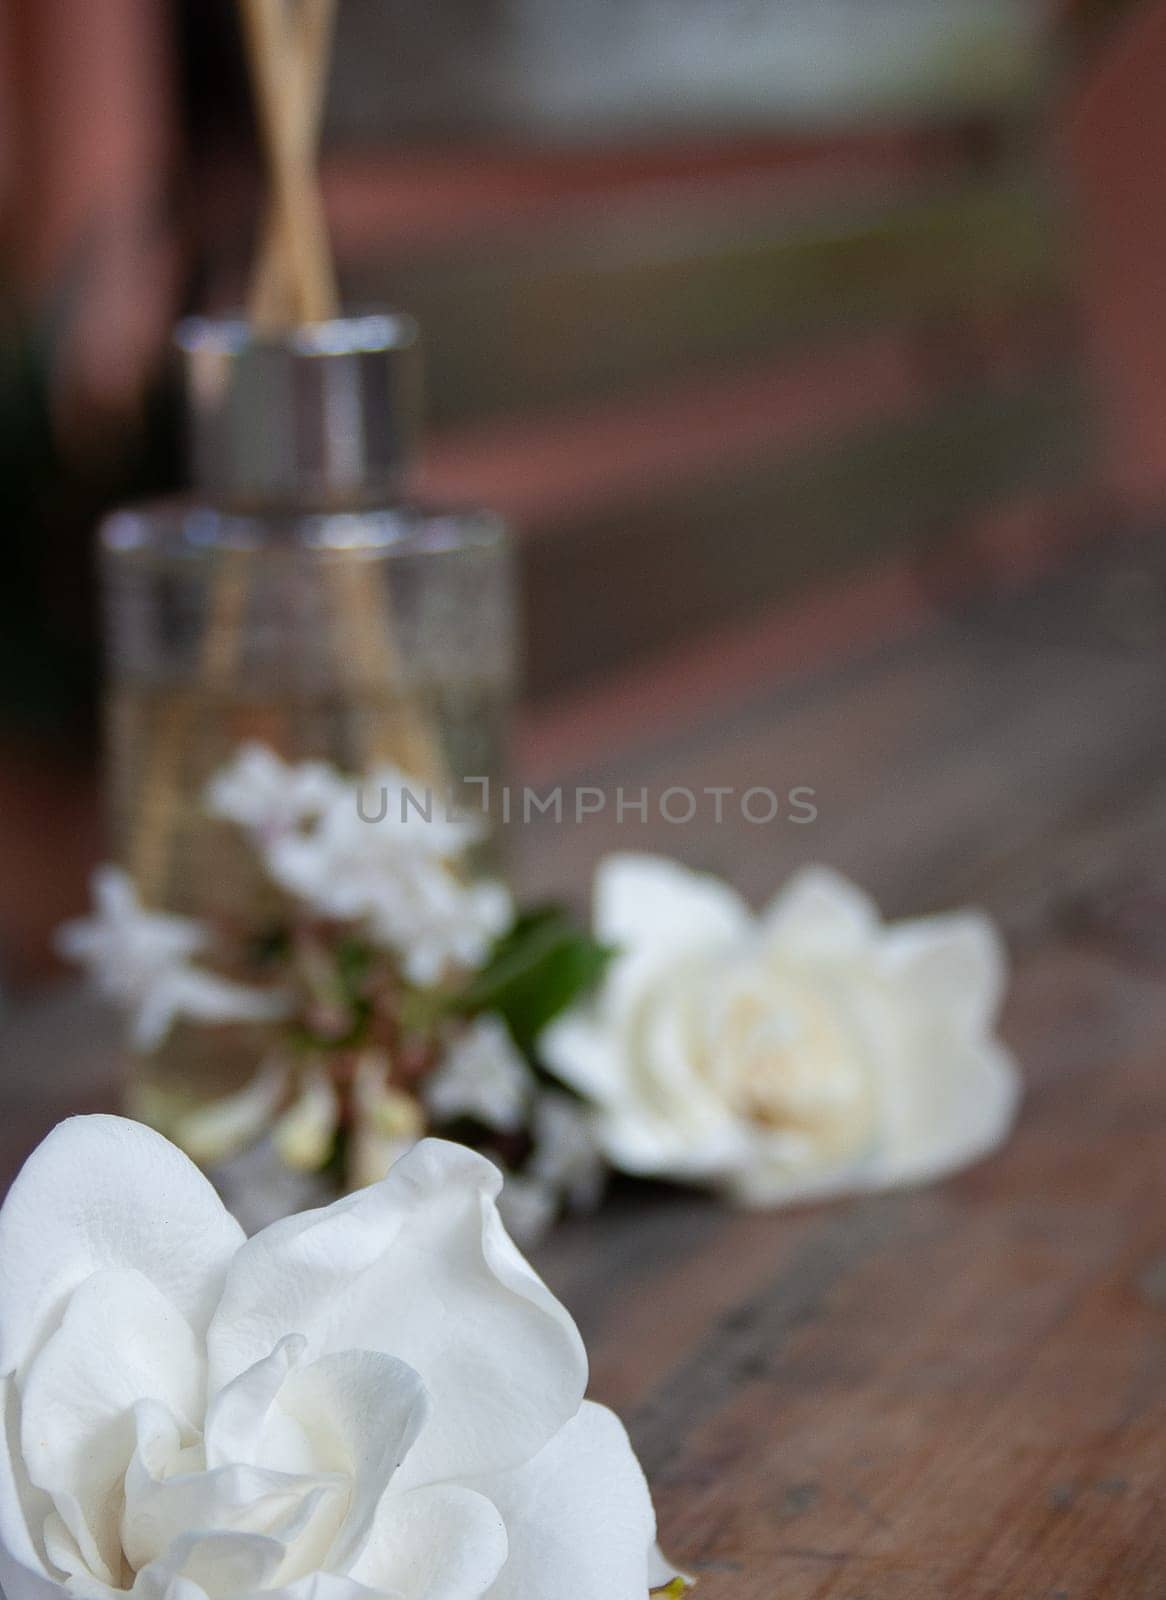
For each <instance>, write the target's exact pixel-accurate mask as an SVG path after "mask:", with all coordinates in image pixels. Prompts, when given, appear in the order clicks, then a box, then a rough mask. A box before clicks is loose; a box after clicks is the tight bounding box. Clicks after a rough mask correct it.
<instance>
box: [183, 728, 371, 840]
mask: <svg viewBox="0 0 1166 1600" xmlns="http://www.w3.org/2000/svg"><path fill="white" fill-rule="evenodd" d="M344 787H345V786H344V780H343V778H342V777H341V776H340V774H339V773H338V772H337V771H336V769H335V768H334V767H330V766H328V765H327V763H326V762H323V761H305V762H301V763H300V764H299V765H298V766H291V765H289V764H288V763H287V762H286V761H282V760H281V759H280V757H279V756H277V755H276V754H275V752H274V750H270V749H268V747H267V746H266V745H264V744H258V743H253V744H245V745H243V746H241V747H240V749H239V750H238V752H237V753H236V755H235V758H234V760H233V761H232V762H231V763H230V765H229V766H226V767H224V768H222V770H221V771H220V772H218V773H216V774H215V776H214V777H213V778H212V779H211V781H210V783H209V784H208V785H207V789H206V795H205V798H204V803H205V805H206V808H207V810H208V811H209V812H210V813H211V815H212V816H215V817H220V818H222V819H223V820H224V821H226V822H234V823H236V824H237V825H238V826H239V827H241V828H246V829H247V831H248V832H249V833H253V834H255V835H256V836H257V837H258V838H259V839H261V840H274V839H277V838H280V837H282V836H283V835H284V834H285V833H290V832H293V831H294V830H295V829H296V828H298V827H301V826H302V825H303V824H304V823H306V822H310V821H311V820H312V819H313V818H314V817H318V816H319V815H320V813H321V812H322V811H324V810H325V809H326V808H327V807H328V806H329V805H330V804H331V803H332V801H334V800H335V799H336V798H337V796H338V795H340V794H342V793H343V792H344Z"/></svg>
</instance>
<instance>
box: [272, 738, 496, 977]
mask: <svg viewBox="0 0 1166 1600" xmlns="http://www.w3.org/2000/svg"><path fill="white" fill-rule="evenodd" d="M410 795H411V796H414V797H415V800H416V802H417V803H416V804H414V803H413V801H412V800H409V799H408V798H407V797H408V796H410ZM419 806H421V807H425V806H428V811H427V812H424V811H421V810H419V809H418V807H419ZM479 833H480V828H479V825H478V824H477V823H476V822H475V821H474V820H473V819H470V818H462V817H457V816H455V817H452V818H451V817H447V816H445V815H444V814H443V812H442V809H441V806H440V804H439V802H438V801H437V799H436V797H433V798H432V801H431V803H430V797H429V796H428V795H427V793H426V791H425V790H424V788H423V786H422V785H420V784H416V785H414V784H412V783H411V780H410V779H409V778H408V777H407V776H406V775H405V774H404V773H402V772H400V771H399V770H398V769H396V768H394V767H389V768H384V769H382V770H381V771H380V772H377V773H375V774H373V776H372V777H371V778H370V779H369V780H368V782H367V784H364V785H357V784H350V785H347V786H346V787H345V788H344V790H343V791H342V792H341V793H340V794H338V795H337V796H336V797H335V798H334V799H333V800H332V801H331V802H330V803H329V804H328V806H327V807H326V808H325V810H324V811H323V813H322V814H321V815H320V817H319V818H318V819H317V820H316V822H315V823H314V824H313V825H312V826H310V827H309V828H307V829H305V830H301V831H299V832H295V833H290V834H286V835H284V836H282V837H280V838H278V839H276V840H274V841H273V842H272V843H271V845H270V847H269V849H268V851H267V866H268V871H269V872H270V874H271V876H272V878H274V880H275V881H276V882H277V883H278V884H280V885H281V887H282V888H284V889H285V890H287V892H288V893H289V894H292V895H295V896H296V897H297V898H298V899H301V900H303V901H305V902H306V903H307V904H308V905H310V906H312V907H314V909H315V910H316V911H317V912H319V913H320V914H321V915H323V916H325V917H330V918H334V919H336V920H340V921H362V922H364V923H365V925H366V926H367V929H368V932H369V935H370V937H372V938H373V939H374V940H376V942H377V943H379V944H380V945H382V946H383V947H385V948H387V949H390V950H392V951H393V952H394V953H395V954H396V955H397V956H398V957H399V959H400V960H401V963H402V967H403V970H404V972H405V975H406V977H408V978H409V980H410V981H411V982H413V983H416V984H419V985H422V986H429V985H432V984H434V983H436V982H437V981H438V980H439V979H440V978H441V977H442V976H443V975H444V974H445V972H446V970H447V969H448V968H449V967H450V966H455V967H462V968H470V969H472V968H475V967H477V966H480V965H481V963H482V961H483V960H484V959H485V957H486V955H487V954H488V952H489V949H490V946H491V944H492V942H493V940H494V939H495V938H497V936H498V935H499V934H500V933H503V932H505V930H506V928H507V927H508V926H509V924H510V922H511V921H512V920H513V914H514V911H513V903H512V901H511V899H510V896H509V894H508V893H507V891H506V889H505V888H504V887H503V886H502V885H501V884H497V883H471V882H465V881H463V880H462V878H461V877H460V876H459V875H458V872H457V863H458V861H459V858H460V857H461V856H462V855H463V854H464V852H465V850H466V849H467V847H468V846H469V845H470V844H472V843H473V842H474V840H475V839H476V838H477V837H478V836H479Z"/></svg>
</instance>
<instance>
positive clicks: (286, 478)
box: [100, 314, 515, 1121]
mask: <svg viewBox="0 0 1166 1600" xmlns="http://www.w3.org/2000/svg"><path fill="white" fill-rule="evenodd" d="M178 344H179V347H180V351H181V355H182V360H183V364H184V373H185V392H186V402H187V408H188V412H189V422H190V442H191V469H192V477H193V484H194V493H193V495H192V497H190V498H188V499H183V500H174V501H169V502H165V503H159V504H155V505H149V506H144V507H141V508H139V509H129V510H124V511H119V512H117V513H116V514H114V515H113V516H111V517H109V518H108V519H107V521H106V522H105V524H104V525H103V527H102V529H101V533H100V552H101V563H102V569H103V592H104V604H105V617H106V639H107V663H108V664H107V673H108V679H107V681H108V706H107V728H108V772H109V783H110V803H111V814H112V824H113V830H114V838H115V843H116V848H117V853H118V855H119V857H120V859H121V860H122V862H123V864H124V865H125V866H126V867H127V869H128V870H129V872H130V874H131V875H132V877H133V879H134V882H135V884H136V886H137V889H138V892H139V894H140V895H141V897H142V899H143V901H144V902H145V903H146V904H147V905H149V906H150V907H152V908H155V909H158V910H163V911H168V912H175V913H178V914H181V915H183V916H189V917H195V918H199V919H207V920H208V921H213V922H214V923H215V924H217V925H219V926H233V927H235V928H237V929H238V930H239V931H240V932H241V933H242V934H246V935H247V936H251V935H254V936H256V937H260V936H261V935H262V932H263V919H264V905H265V895H270V893H271V890H270V886H269V885H266V884H265V882H264V880H263V879H262V877H261V875H260V874H259V872H258V870H257V868H256V865H255V859H254V854H253V852H251V853H249V852H248V851H246V850H245V849H244V848H243V847H242V845H241V843H240V841H239V838H238V834H237V830H236V831H235V832H232V830H230V829H229V828H226V827H224V826H223V825H222V824H221V823H218V822H216V821H215V820H214V819H213V818H212V817H211V816H210V815H209V814H208V812H207V810H206V808H205V805H204V803H203V797H204V793H205V789H206V785H207V782H208V780H209V779H210V778H211V777H212V775H213V774H214V773H215V772H216V771H218V770H219V769H221V768H222V767H223V766H225V765H226V764H227V763H228V762H229V761H230V760H231V759H232V757H233V756H234V755H235V754H236V752H237V751H238V750H239V748H240V747H241V746H243V745H244V744H246V743H248V742H250V741H259V742H261V743H262V744H264V745H267V746H269V747H270V748H271V749H272V750H273V751H275V752H276V753H278V754H279V755H280V756H281V757H283V758H284V759H285V760H288V761H295V762H298V761H305V760H319V761H325V762H328V763H331V764H332V765H333V766H335V767H337V768H339V769H340V770H341V771H343V772H345V773H349V774H368V773H372V772H374V771H375V770H376V769H377V768H378V767H380V766H384V765H386V764H392V765H394V766H396V767H397V768H399V769H400V770H401V771H403V772H404V773H406V774H407V775H408V776H409V777H410V778H411V779H412V780H414V781H415V782H416V784H417V785H419V786H427V787H429V788H431V789H432V790H433V792H434V793H435V794H436V795H437V796H438V797H439V798H438V803H439V804H445V801H446V795H447V794H449V795H451V796H452V799H453V801H454V803H456V804H461V805H463V806H465V807H467V808H473V807H479V808H480V806H481V804H482V800H483V796H484V794H485V793H486V792H487V791H486V789H485V786H484V784H483V782H482V780H488V781H489V784H490V791H489V792H493V791H494V790H495V788H496V785H497V780H498V778H499V775H500V772H501V770H502V766H503V762H504V747H505V727H506V719H507V712H508V706H509V702H510V697H511V691H512V683H513V677H514V670H515V622H514V600H513V588H512V569H511V560H510V552H509V547H508V541H507V537H506V533H505V530H504V528H503V526H502V524H501V522H500V520H499V519H498V518H497V517H496V516H494V515H493V514H491V513H490V512H486V511H437V510H431V509H425V508H423V507H420V506H417V505H413V504H411V503H410V502H409V501H408V500H407V499H405V498H404V496H403V479H404V475H405V472H406V469H407V468H408V466H409V463H410V458H411V454H412V448H413V444H414V442H415V438H416V434H417V416H418V394H419V387H420V385H419V381H418V336H417V330H416V327H415V325H414V324H413V322H412V321H411V320H410V319H408V318H407V317H402V316H397V315H389V314H374V315H363V316H353V317H337V318H334V319H332V320H328V321H325V322H319V323H314V324H305V325H301V326H297V327H294V328H291V329H289V330H287V331H286V332H274V333H269V332H258V331H256V329H255V328H254V327H253V326H251V325H250V324H248V323H245V322H242V321H214V320H195V321H191V322H188V323H185V324H184V325H183V326H182V327H181V328H180V329H179V332H178ZM487 849H489V846H488V845H487ZM255 1069H256V1060H255V1053H254V1042H253V1041H249V1040H248V1038H247V1035H246V1030H245V1029H238V1030H229V1031H228V1030H215V1029H206V1028H201V1029H200V1028H194V1027H184V1026H182V1025H179V1026H178V1027H176V1028H175V1029H174V1030H173V1032H172V1035H171V1036H170V1038H169V1039H168V1040H167V1042H166V1044H165V1045H164V1046H163V1047H162V1048H161V1049H159V1050H158V1051H155V1052H152V1053H150V1054H149V1055H148V1056H143V1057H141V1058H140V1059H139V1060H137V1061H136V1062H135V1064H134V1071H135V1074H136V1087H137V1094H136V1097H135V1107H136V1109H138V1111H139V1113H140V1114H145V1115H147V1116H148V1117H149V1119H150V1120H160V1121H165V1120H167V1119H168V1115H169V1113H170V1112H171V1111H172V1110H173V1108H174V1106H175V1105H176V1104H181V1105H184V1106H185V1105H189V1104H191V1103H193V1104H195V1105H197V1104H198V1103H200V1102H202V1101H204V1100H210V1099H213V1098H216V1097H218V1096H220V1095H222V1094H224V1093H229V1092H230V1091H232V1090H233V1089H235V1088H237V1087H238V1086H239V1085H240V1084H241V1083H243V1082H245V1081H246V1080H247V1079H248V1078H249V1077H250V1076H251V1075H252V1074H253V1073H254V1072H255Z"/></svg>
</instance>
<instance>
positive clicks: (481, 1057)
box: [423, 1016, 534, 1133]
mask: <svg viewBox="0 0 1166 1600" xmlns="http://www.w3.org/2000/svg"><path fill="white" fill-rule="evenodd" d="M533 1087H534V1076H533V1074H532V1072H531V1070H530V1068H529V1067H528V1066H527V1064H526V1062H525V1061H524V1060H523V1058H522V1056H521V1054H520V1053H519V1051H518V1048H517V1046H516V1045H515V1043H514V1040H513V1039H512V1038H511V1036H510V1029H509V1028H508V1027H507V1026H506V1024H505V1023H504V1022H503V1021H502V1019H501V1017H496V1016H482V1017H478V1018H477V1019H476V1020H475V1021H474V1022H471V1023H470V1024H469V1026H468V1027H465V1028H462V1029H461V1030H459V1032H458V1033H456V1034H455V1035H454V1037H453V1038H452V1040H451V1042H450V1043H449V1045H448V1046H447V1048H446V1050H445V1054H444V1055H443V1056H442V1059H441V1062H440V1064H439V1065H438V1067H437V1068H436V1069H435V1070H434V1071H433V1072H432V1073H430V1075H429V1076H428V1077H427V1078H426V1079H425V1084H424V1091H423V1092H424V1096H425V1104H426V1106H427V1107H428V1108H429V1112H430V1115H431V1116H433V1117H435V1118H436V1119H437V1120H438V1121H439V1122H452V1121H453V1120H454V1119H455V1118H457V1117H473V1118H474V1119H475V1120H476V1121H477V1122H480V1123H482V1124H483V1126H485V1127H487V1128H493V1129H494V1130H495V1131H496V1132H498V1133H514V1132H515V1131H516V1130H517V1129H519V1128H521V1127H522V1126H523V1124H524V1122H525V1121H526V1110H527V1106H528V1104H529V1102H530V1095H531V1090H532V1088H533Z"/></svg>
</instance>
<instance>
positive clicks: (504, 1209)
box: [498, 1165, 559, 1249]
mask: <svg viewBox="0 0 1166 1600" xmlns="http://www.w3.org/2000/svg"><path fill="white" fill-rule="evenodd" d="M499 1171H500V1172H501V1173H502V1176H503V1184H502V1193H501V1194H500V1195H499V1196H498V1212H499V1215H500V1216H501V1218H502V1221H503V1222H504V1223H505V1224H506V1228H507V1231H508V1232H509V1233H510V1234H511V1235H512V1237H513V1238H515V1239H516V1240H517V1241H518V1243H519V1244H520V1245H523V1246H524V1247H525V1248H526V1249H530V1248H531V1247H532V1246H533V1245H536V1244H538V1243H539V1242H540V1241H541V1240H542V1239H544V1238H545V1237H546V1235H547V1233H549V1231H550V1229H551V1225H552V1224H553V1222H554V1220H555V1218H556V1217H557V1215H558V1212H559V1196H558V1193H557V1191H556V1190H555V1189H553V1188H552V1187H551V1185H550V1184H549V1183H540V1182H539V1180H538V1179H537V1178H528V1177H525V1176H524V1175H523V1174H521V1173H517V1172H509V1171H507V1169H506V1168H505V1167H502V1166H501V1165H499Z"/></svg>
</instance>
